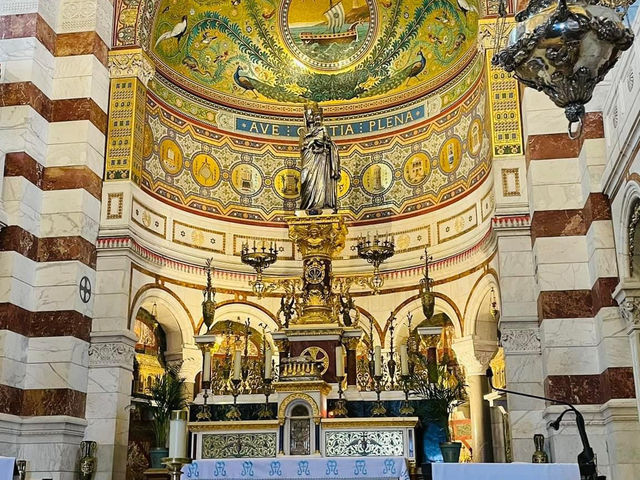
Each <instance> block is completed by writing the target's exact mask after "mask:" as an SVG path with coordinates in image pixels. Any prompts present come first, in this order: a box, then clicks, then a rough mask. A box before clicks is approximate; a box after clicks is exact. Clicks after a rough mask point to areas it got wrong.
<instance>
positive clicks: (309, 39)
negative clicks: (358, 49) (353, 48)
mask: <svg viewBox="0 0 640 480" xmlns="http://www.w3.org/2000/svg"><path fill="white" fill-rule="evenodd" d="M324 16H325V18H326V19H327V27H328V29H329V30H331V33H312V32H301V33H300V41H301V42H303V43H307V44H310V43H317V44H319V45H328V44H334V43H337V44H347V43H351V42H355V41H357V40H358V31H357V27H358V25H359V24H360V22H359V21H356V22H354V23H352V24H351V26H350V27H349V29H348V30H347V31H345V32H340V29H341V28H342V27H343V26H344V24H345V20H346V15H345V11H344V6H343V5H342V2H338V3H336V4H335V5H334V4H333V2H332V1H331V0H330V1H329V9H328V10H327V11H326V12H324Z"/></svg>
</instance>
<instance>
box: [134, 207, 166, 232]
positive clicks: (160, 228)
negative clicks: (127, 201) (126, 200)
mask: <svg viewBox="0 0 640 480" xmlns="http://www.w3.org/2000/svg"><path fill="white" fill-rule="evenodd" d="M131 220H133V221H134V222H135V223H137V224H138V225H140V226H141V227H142V228H144V229H145V230H147V231H148V232H151V233H153V234H154V235H157V236H159V237H162V238H164V237H165V236H166V235H167V217H165V216H164V215H161V214H159V213H157V212H155V211H153V210H152V209H150V208H149V207H146V206H144V205H142V204H141V203H138V201H137V200H135V199H134V200H133V203H132V205H131Z"/></svg>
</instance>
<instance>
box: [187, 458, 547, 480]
mask: <svg viewBox="0 0 640 480" xmlns="http://www.w3.org/2000/svg"><path fill="white" fill-rule="evenodd" d="M191 478H193V479H198V480H236V479H239V480H266V479H274V480H276V479H278V480H280V479H287V480H289V479H296V480H297V479H307V480H314V479H320V478H322V479H326V478H335V479H360V478H362V479H368V478H369V479H371V478H375V479H382V478H390V479H399V480H409V473H408V471H407V461H406V459H405V458H404V457H278V458H233V459H220V460H215V459H211V460H194V461H193V463H192V464H191V465H185V466H184V467H183V469H182V479H183V480H186V479H191ZM467 480H468V479H467ZM536 480H540V479H536Z"/></svg>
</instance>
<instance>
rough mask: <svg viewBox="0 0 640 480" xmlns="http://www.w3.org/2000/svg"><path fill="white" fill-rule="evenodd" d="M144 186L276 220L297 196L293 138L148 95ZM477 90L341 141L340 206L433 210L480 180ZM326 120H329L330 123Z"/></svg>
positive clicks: (205, 207) (370, 211)
mask: <svg viewBox="0 0 640 480" xmlns="http://www.w3.org/2000/svg"><path fill="white" fill-rule="evenodd" d="M147 106H148V108H147V110H148V115H147V125H146V128H145V135H144V137H145V144H144V148H143V153H144V155H145V160H144V168H143V179H142V186H143V188H144V189H146V190H148V191H150V192H151V193H153V194H154V195H156V196H159V197H163V198H164V199H166V200H167V201H169V202H171V203H174V204H176V205H179V206H181V207H186V208H187V209H189V210H192V211H194V212H197V213H204V214H205V215H209V216H226V217H232V218H238V219H248V220H254V221H269V222H282V221H283V220H284V217H285V216H287V215H290V214H291V213H293V210H294V209H295V208H296V205H297V202H298V197H299V194H300V171H299V168H300V160H299V147H298V142H297V140H296V141H288V142H285V141H281V142H274V141H273V140H272V139H271V140H270V141H263V140H261V139H259V138H253V137H239V136H235V135H231V134H221V133H220V132H219V131H218V130H215V129H208V128H204V127H202V126H199V125H195V124H192V123H190V122H188V121H186V120H185V119H184V118H182V117H181V116H178V115H175V114H173V113H172V112H171V111H169V110H167V109H165V108H162V107H161V105H160V104H159V103H157V102H156V101H155V100H154V98H152V97H151V96H149V102H148V105H147ZM484 106H485V94H484V93H483V89H482V88H476V89H475V90H473V91H472V92H470V93H469V94H468V95H467V96H466V97H465V98H464V99H463V101H462V103H461V104H459V105H458V106H456V107H455V108H453V109H450V110H449V111H448V112H447V113H446V114H444V115H441V116H440V117H437V118H436V119H434V120H433V121H431V122H423V124H420V125H417V126H415V127H414V128H412V129H410V130H407V131H405V132H401V133H400V134H398V135H396V136H394V137H387V138H379V139H375V140H372V139H363V140H362V141H340V140H339V139H337V143H338V148H339V150H340V155H341V166H342V170H343V171H342V176H341V179H340V181H339V184H338V195H339V204H340V209H341V210H342V211H343V212H344V213H345V214H347V215H349V216H350V217H351V218H352V219H353V220H367V219H375V218H388V217H393V216H396V215H401V214H411V213H413V212H418V211H421V210H425V209H431V208H434V207H436V206H437V205H439V204H441V203H443V202H447V201H449V200H451V199H453V198H454V197H456V196H459V195H461V194H463V193H464V192H466V191H468V190H469V189H470V188H472V187H473V186H474V185H476V184H478V183H479V182H480V181H481V180H482V179H483V178H485V176H486V174H487V172H488V169H489V160H488V159H489V156H490V143H489V139H488V135H487V131H486V130H487V129H486V125H485V122H484V121H483V118H484V108H485V107H484ZM329 127H330V125H329Z"/></svg>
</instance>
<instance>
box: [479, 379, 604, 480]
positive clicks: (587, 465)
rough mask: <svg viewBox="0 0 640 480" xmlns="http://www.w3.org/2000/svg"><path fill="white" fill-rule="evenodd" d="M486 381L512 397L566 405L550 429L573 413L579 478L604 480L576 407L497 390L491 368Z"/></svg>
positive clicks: (525, 394)
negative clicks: (576, 432) (579, 448)
mask: <svg viewBox="0 0 640 480" xmlns="http://www.w3.org/2000/svg"><path fill="white" fill-rule="evenodd" d="M486 375H487V379H488V380H489V386H490V387H491V388H492V389H493V390H496V391H497V392H503V393H509V394H512V395H520V396H521V397H528V398H535V399H537V400H545V401H547V402H553V403H557V404H559V405H566V406H567V407H569V408H568V409H567V410H565V411H564V412H562V413H561V414H560V415H559V416H558V418H556V419H555V420H554V421H553V422H551V423H550V424H549V426H550V427H551V428H553V429H554V430H558V429H559V428H560V421H561V420H562V417H564V414H565V413H567V412H573V413H574V414H575V416H576V426H577V427H578V434H579V435H580V440H581V441H582V452H580V453H579V454H578V468H579V469H580V478H581V480H606V478H607V477H606V476H604V475H598V471H597V470H598V469H597V464H596V456H595V454H594V453H593V449H592V448H591V445H590V444H589V438H588V437H587V429H586V427H585V423H584V417H583V416H582V413H580V412H579V411H578V409H577V408H576V407H574V406H573V405H572V404H570V403H569V402H565V401H563V400H556V399H554V398H547V397H542V396H539V395H531V394H529V393H522V392H514V391H512V390H506V389H504V388H497V387H495V386H494V385H493V381H492V378H493V370H491V367H489V368H488V369H487V373H486Z"/></svg>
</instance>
